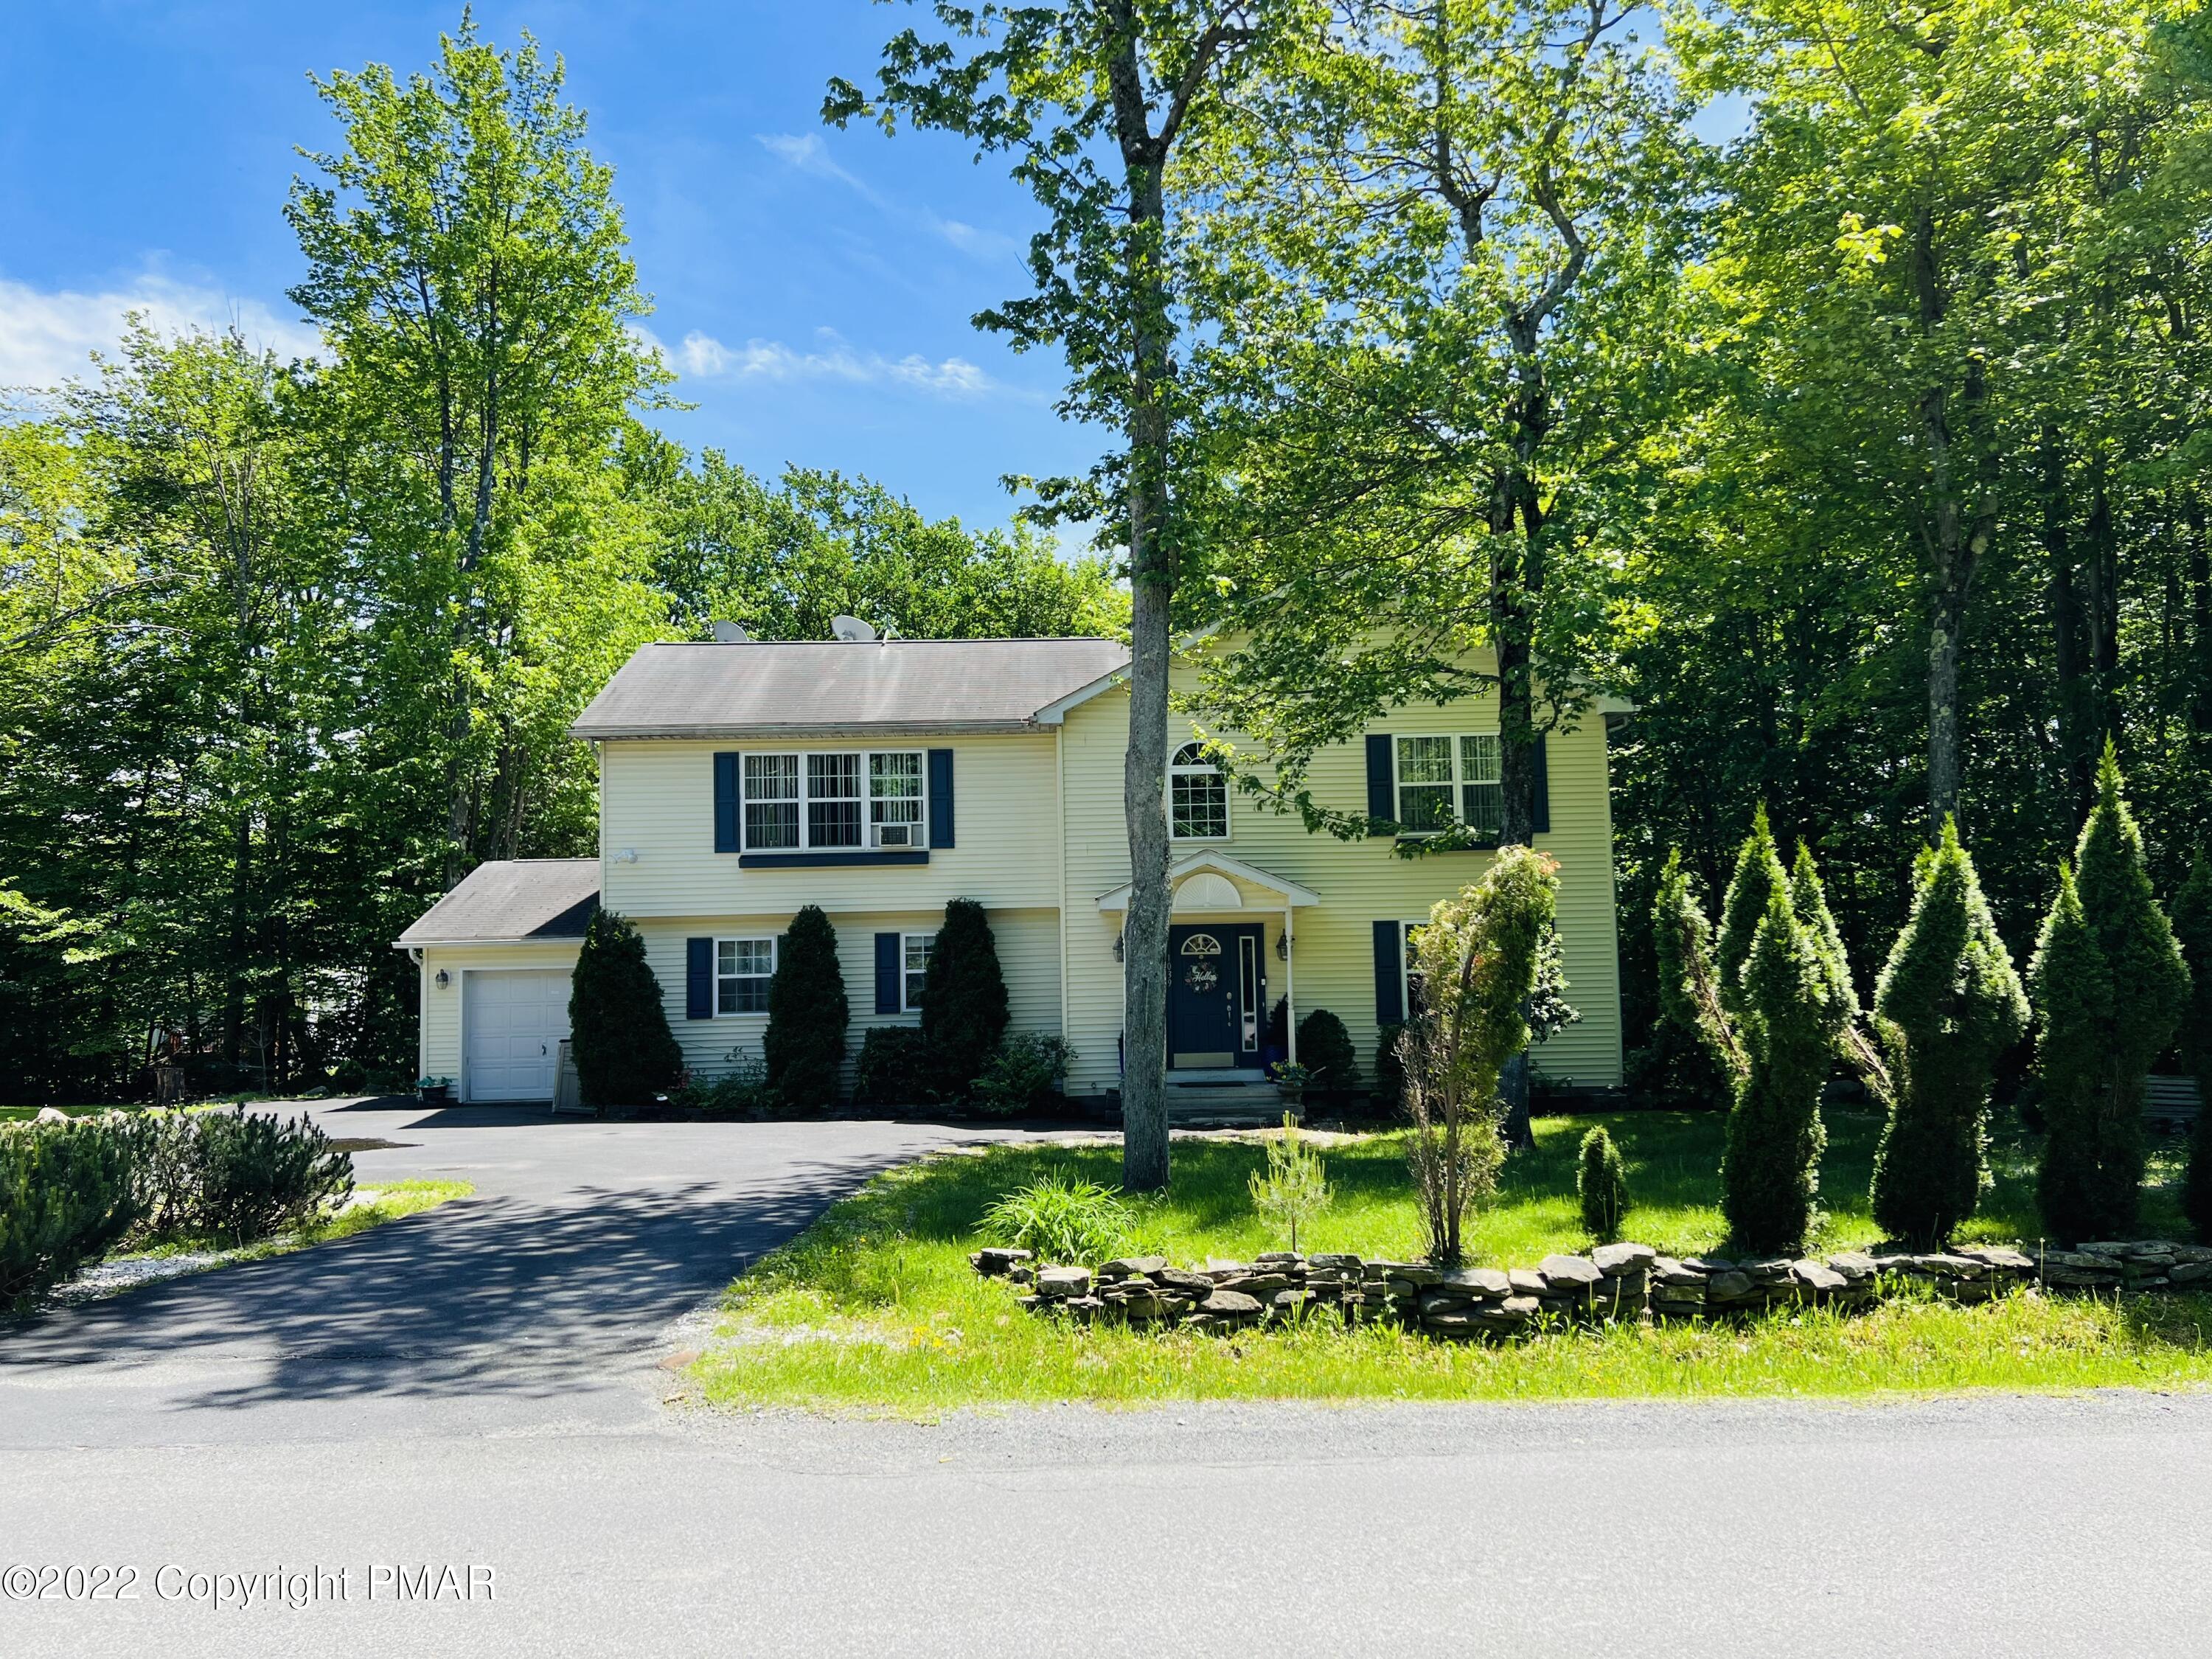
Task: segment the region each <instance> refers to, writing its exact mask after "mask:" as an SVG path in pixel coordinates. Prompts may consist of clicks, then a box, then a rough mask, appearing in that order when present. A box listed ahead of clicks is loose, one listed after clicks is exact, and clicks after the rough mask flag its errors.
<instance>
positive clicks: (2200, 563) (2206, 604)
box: [2181, 489, 2212, 737]
mask: <svg viewBox="0 0 2212 1659" xmlns="http://www.w3.org/2000/svg"><path fill="white" fill-rule="evenodd" d="M2181 520H2182V523H2183V524H2184V525H2185V526H2187V532H2188V549H2187V555H2186V556H2187V558H2188V562H2189V632H2190V640H2189V663H2190V700H2189V710H2190V720H2189V724H2190V726H2191V730H2192V731H2193V732H2195V733H2196V735H2197V736H2198V737H2203V735H2204V734H2205V733H2206V732H2212V550H2208V549H2207V548H2206V546H2205V541H2204V504H2203V501H2200V500H2198V498H2197V492H2196V491H2195V490H2194V489H2190V490H2185V491H2184V492H2183V495H2182V504H2181Z"/></svg>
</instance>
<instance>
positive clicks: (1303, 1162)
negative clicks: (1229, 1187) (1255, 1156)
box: [1249, 1112, 1329, 1251]
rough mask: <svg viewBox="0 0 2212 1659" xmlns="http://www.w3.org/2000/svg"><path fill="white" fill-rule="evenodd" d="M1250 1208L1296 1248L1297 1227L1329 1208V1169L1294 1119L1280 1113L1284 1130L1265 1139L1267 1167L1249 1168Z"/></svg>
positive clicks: (1291, 1246) (1287, 1114)
mask: <svg viewBox="0 0 2212 1659" xmlns="http://www.w3.org/2000/svg"><path fill="white" fill-rule="evenodd" d="M1249 1185H1250V1188H1251V1190H1252V1207H1253V1208H1254V1209H1255V1210H1257V1211H1258V1212H1260V1213H1261V1215H1263V1216H1265V1217H1266V1218H1267V1219H1268V1220H1269V1221H1270V1222H1272V1223H1273V1225H1275V1226H1276V1227H1277V1228H1279V1229H1280V1230H1281V1231H1282V1232H1283V1233H1284V1234H1285V1237H1287V1240H1288V1243H1289V1246H1290V1248H1291V1249H1292V1250H1294V1251H1295V1250H1296V1249H1297V1248H1298V1229H1299V1228H1300V1227H1302V1226H1304V1225H1305V1224H1306V1223H1307V1222H1309V1221H1311V1220H1312V1219H1313V1218H1315V1217H1316V1216H1317V1215H1319V1214H1320V1213H1321V1212H1322V1211H1323V1210H1326V1209H1327V1208H1328V1202H1329V1190H1328V1168H1327V1166H1326V1165H1324V1164H1322V1157H1321V1154H1320V1153H1319V1152H1316V1150H1315V1149H1314V1147H1313V1146H1312V1144H1311V1143H1310V1141H1309V1140H1308V1139H1307V1138H1306V1136H1305V1135H1304V1133H1301V1132H1300V1131H1299V1128H1298V1122H1297V1118H1296V1117H1294V1116H1293V1115H1291V1114H1290V1113H1288V1112H1285V1113H1284V1114H1283V1132H1282V1133H1281V1134H1280V1135H1279V1136H1278V1137H1276V1138H1275V1139H1271V1140H1269V1141H1268V1142H1267V1168H1266V1169H1265V1170H1253V1171H1252V1174H1251V1176H1250V1179H1249Z"/></svg>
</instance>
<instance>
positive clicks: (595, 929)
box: [568, 909, 684, 1106]
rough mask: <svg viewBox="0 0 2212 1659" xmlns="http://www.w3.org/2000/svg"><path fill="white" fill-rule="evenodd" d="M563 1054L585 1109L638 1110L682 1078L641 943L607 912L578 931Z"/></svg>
mask: <svg viewBox="0 0 2212 1659" xmlns="http://www.w3.org/2000/svg"><path fill="white" fill-rule="evenodd" d="M568 1051H569V1054H570V1055H571V1056H572V1057H573V1058H574V1060H575V1062H576V1082H577V1085H578V1087H579V1088H580V1091H581V1093H582V1095H583V1102H584V1104H585V1105H586V1106H642V1105H644V1104H645V1103H647V1102H648V1101H650V1100H651V1099H652V1098H653V1096H654V1095H655V1094H657V1093H659V1091H662V1090H664V1089H672V1088H674V1087H675V1086H676V1084H677V1081H678V1078H679V1077H681V1075H682V1073H683V1071H684V1053H683V1050H681V1049H680V1048H678V1047H677V1046H676V1039H675V1037H674V1036H671V1034H670V1032H669V1030H668V1013H667V1011H666V1010H665V1008H664V1007H662V1006H661V1001H660V981H658V980H657V979H655V978H654V977H653V969H651V968H650V967H649V966H647V963H646V959H645V939H644V938H643V937H642V936H641V934H640V933H638V931H637V929H636V928H635V927H633V926H631V925H630V923H629V921H627V920H626V919H625V918H623V917H622V916H619V915H616V914H615V912H613V911H612V910H605V909H602V910H599V911H597V912H595V913H594V914H593V915H592V921H591V926H590V927H587V928H586V929H585V930H584V945H583V949H582V950H581V951H579V952H578V953H577V957H576V971H575V975H574V978H573V979H572V980H571V981H570V989H569V993H568Z"/></svg>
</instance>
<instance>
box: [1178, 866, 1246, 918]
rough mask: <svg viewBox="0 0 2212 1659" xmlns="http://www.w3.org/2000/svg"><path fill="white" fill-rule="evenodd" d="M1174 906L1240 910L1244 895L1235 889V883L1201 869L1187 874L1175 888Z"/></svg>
mask: <svg viewBox="0 0 2212 1659" xmlns="http://www.w3.org/2000/svg"><path fill="white" fill-rule="evenodd" d="M1174 908H1176V909H1178V910H1242V909H1243V908H1244V895H1243V894H1242V893H1240V892H1238V891H1237V884H1236V883H1235V882H1233V881H1231V880H1230V879H1229V878H1228V877H1226V876H1224V875H1217V874H1216V873H1215V872H1212V871H1211V870H1201V871H1200V872H1198V873H1197V874H1196V875H1194V876H1189V877H1187V878H1184V880H1183V881H1182V883H1181V884H1179V885H1178V886H1177V887H1176V890H1175V906H1174Z"/></svg>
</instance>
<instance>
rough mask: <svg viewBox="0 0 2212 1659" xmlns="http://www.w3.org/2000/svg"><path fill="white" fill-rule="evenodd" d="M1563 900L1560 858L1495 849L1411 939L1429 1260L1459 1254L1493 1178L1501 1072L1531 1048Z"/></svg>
mask: <svg viewBox="0 0 2212 1659" xmlns="http://www.w3.org/2000/svg"><path fill="white" fill-rule="evenodd" d="M1558 902H1559V866H1558V864H1557V863H1555V862H1554V861H1553V860H1552V859H1550V858H1548V857H1547V856H1546V855H1545V854H1541V853H1537V852H1533V851H1531V850H1530V849H1529V848H1526V847H1505V848H1500V849H1499V850H1498V856H1497V858H1496V860H1493V861H1492V864H1491V866H1490V868H1489V869H1488V870H1486V871H1485V872H1483V875H1482V878H1481V879H1480V881H1477V882H1476V883H1474V884H1473V885H1471V886H1469V887H1467V888H1464V889H1462V890H1461V891H1460V892H1459V893H1458V894H1457V895H1456V896H1454V897H1452V898H1448V899H1443V900H1439V901H1438V902H1437V904H1436V905H1435V907H1434V908H1431V911H1430V912H1429V920H1428V921H1427V922H1426V923H1425V925H1424V926H1423V927H1422V928H1421V931H1420V934H1419V939H1418V940H1417V942H1416V944H1415V947H1414V949H1415V959H1416V962H1417V964H1418V966H1419V969H1420V974H1421V985H1422V995H1423V1000H1424V1001H1425V1005H1426V1006H1425V1008H1424V1009H1423V1011H1422V1013H1421V1015H1420V1017H1419V1018H1418V1019H1416V1020H1414V1021H1413V1022H1412V1023H1411V1024H1409V1025H1408V1026H1407V1030H1406V1032H1405V1034H1404V1035H1403V1036H1401V1038H1400V1054H1401V1058H1402V1060H1403V1061H1404V1065H1405V1078H1406V1095H1407V1106H1408V1108H1409V1109H1410V1110H1411V1112H1412V1115H1413V1133H1412V1135H1411V1137H1410V1138H1409V1139H1408V1141H1407V1154H1406V1155H1407V1163H1408V1164H1409V1165H1410V1167H1411V1169H1412V1170H1413V1186H1414V1189H1415V1191H1416V1193H1417V1194H1419V1198H1420V1202H1421V1212H1422V1216H1423V1218H1424V1220H1425V1225H1426V1228H1427V1248H1428V1251H1429V1254H1430V1256H1431V1259H1433V1260H1435V1261H1446V1262H1450V1261H1458V1260H1459V1259H1460V1255H1461V1228H1462V1224H1463V1223H1464V1221H1465V1219H1466V1216H1467V1212H1468V1207H1469V1206H1471V1205H1473V1204H1474V1203H1475V1202H1477V1201H1478V1200H1480V1199H1481V1198H1482V1197H1484V1196H1485V1195H1486V1194H1488V1193H1490V1192H1491V1191H1492V1189H1493V1188H1495V1187H1496V1185H1497V1181H1498V1166H1499V1165H1500V1164H1502V1163H1503V1162H1504V1142H1503V1140H1502V1139H1501V1138H1500V1131H1501V1129H1502V1127H1503V1123H1504V1102H1503V1101H1502V1100H1501V1099H1500V1097H1499V1095H1498V1074H1499V1073H1500V1072H1501V1071H1502V1070H1503V1069H1504V1066H1505V1063H1506V1061H1507V1060H1510V1059H1511V1058H1512V1057H1513V1056H1514V1055H1516V1054H1519V1053H1521V1051H1522V1049H1524V1048H1527V1047H1528V1037H1529V1030H1528V998H1529V994H1530V993H1531V992H1533V991H1534V989H1535V986H1536V977H1537V974H1538V971H1539V969H1540V968H1541V956H1542V947H1543V937H1544V930H1545V929H1546V927H1548V926H1549V925H1550V923H1551V921H1552V918H1553V913H1554V911H1555V909H1556V908H1557V905H1558Z"/></svg>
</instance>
